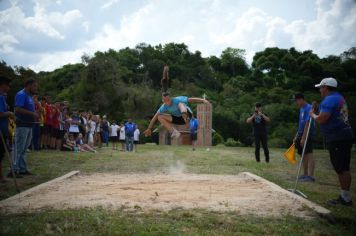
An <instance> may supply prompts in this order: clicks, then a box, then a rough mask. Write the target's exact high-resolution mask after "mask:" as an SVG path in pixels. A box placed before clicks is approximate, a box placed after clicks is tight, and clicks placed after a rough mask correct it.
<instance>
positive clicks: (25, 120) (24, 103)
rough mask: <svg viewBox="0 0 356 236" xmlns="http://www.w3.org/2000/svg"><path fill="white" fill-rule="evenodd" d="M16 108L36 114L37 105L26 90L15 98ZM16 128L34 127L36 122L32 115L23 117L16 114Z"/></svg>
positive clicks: (21, 91)
mask: <svg viewBox="0 0 356 236" xmlns="http://www.w3.org/2000/svg"><path fill="white" fill-rule="evenodd" d="M15 107H21V108H23V109H26V110H28V111H31V112H35V103H34V101H33V99H32V96H31V95H30V94H28V93H26V91H25V89H22V90H20V91H19V92H18V93H17V94H16V97H15ZM15 116H16V126H18V127H32V126H33V122H34V121H35V119H34V117H33V116H32V115H23V114H19V113H15Z"/></svg>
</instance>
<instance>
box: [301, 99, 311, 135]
mask: <svg viewBox="0 0 356 236" xmlns="http://www.w3.org/2000/svg"><path fill="white" fill-rule="evenodd" d="M311 109H312V105H310V104H309V103H306V104H305V105H304V106H303V107H301V108H300V110H299V122H298V135H300V136H302V135H303V133H304V127H305V123H307V122H309V120H310V115H309V113H310V110H311ZM309 133H310V134H314V121H313V120H312V122H311V126H310V130H309Z"/></svg>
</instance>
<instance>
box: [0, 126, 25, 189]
mask: <svg viewBox="0 0 356 236" xmlns="http://www.w3.org/2000/svg"><path fill="white" fill-rule="evenodd" d="M0 136H1V141H2V143H3V145H4V149H5V152H6V155H7V156H8V158H9V162H10V170H11V173H12V178H13V180H14V184H15V188H16V191H17V192H18V193H19V192H20V189H19V186H18V185H17V180H16V175H15V170H14V166H13V165H12V158H11V156H10V153H9V150H8V148H7V145H6V142H5V138H4V135H3V134H2V132H1V131H0Z"/></svg>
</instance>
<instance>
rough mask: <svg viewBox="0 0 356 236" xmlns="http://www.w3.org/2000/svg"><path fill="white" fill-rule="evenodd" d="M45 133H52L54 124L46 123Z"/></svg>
mask: <svg viewBox="0 0 356 236" xmlns="http://www.w3.org/2000/svg"><path fill="white" fill-rule="evenodd" d="M44 134H45V135H52V126H51V125H47V124H44Z"/></svg>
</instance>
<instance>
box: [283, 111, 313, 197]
mask: <svg viewBox="0 0 356 236" xmlns="http://www.w3.org/2000/svg"><path fill="white" fill-rule="evenodd" d="M312 122H313V118H312V117H310V118H309V126H308V129H307V136H306V138H305V142H304V146H303V151H302V157H301V158H300V163H299V167H298V172H297V177H296V180H295V184H294V188H293V189H289V191H291V192H293V193H296V194H299V195H301V196H302V197H304V198H308V197H307V196H306V195H305V194H304V193H302V192H301V191H299V190H297V185H298V180H299V174H300V170H301V168H302V164H303V159H304V154H305V147H306V146H307V142H308V139H309V131H310V126H312Z"/></svg>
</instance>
